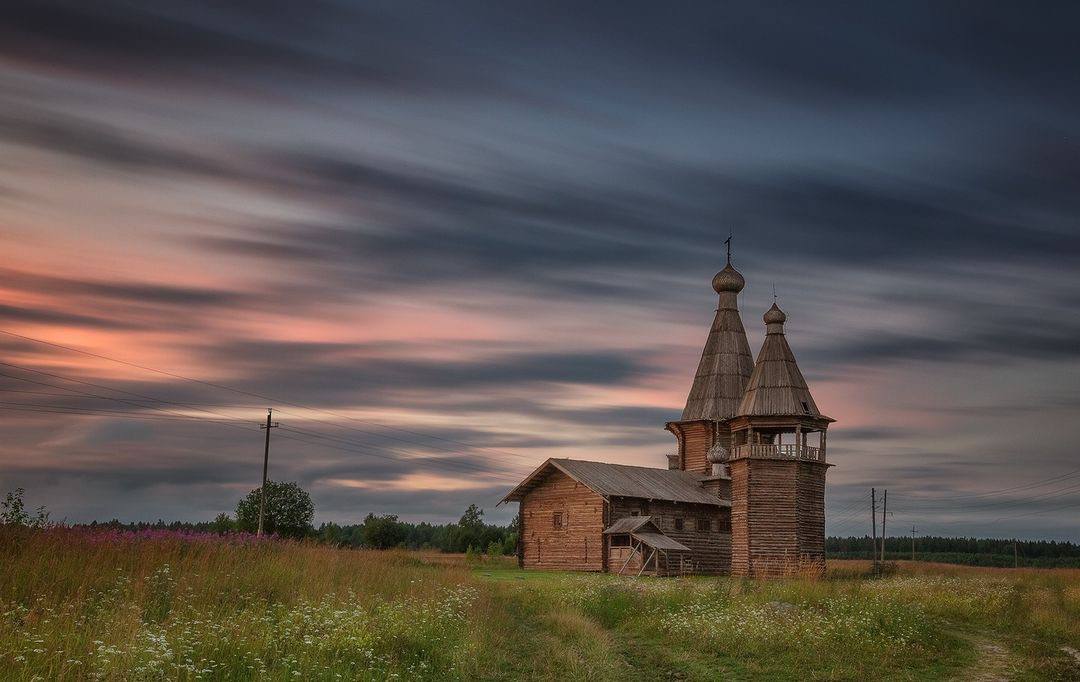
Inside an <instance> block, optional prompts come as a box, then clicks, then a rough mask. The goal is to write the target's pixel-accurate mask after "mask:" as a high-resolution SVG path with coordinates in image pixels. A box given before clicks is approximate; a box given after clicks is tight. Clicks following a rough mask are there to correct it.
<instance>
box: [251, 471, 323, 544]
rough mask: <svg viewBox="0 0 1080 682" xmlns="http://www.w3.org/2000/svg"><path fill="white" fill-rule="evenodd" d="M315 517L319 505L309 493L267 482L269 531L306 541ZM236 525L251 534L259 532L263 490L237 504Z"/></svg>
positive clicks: (266, 525) (289, 484)
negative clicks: (316, 505)
mask: <svg viewBox="0 0 1080 682" xmlns="http://www.w3.org/2000/svg"><path fill="white" fill-rule="evenodd" d="M314 518H315V506H314V505H313V504H312V503H311V495H309V494H308V493H307V491H306V490H304V489H303V488H301V487H300V486H299V485H297V484H296V483H292V482H279V481H267V482H266V518H265V520H264V522H263V530H264V531H265V532H267V533H273V534H276V535H281V536H284V537H291V538H302V537H304V536H305V535H307V534H308V533H309V532H311V530H312V527H311V521H312V520H313V519H314ZM236 525H237V526H238V527H239V528H240V529H241V530H246V531H249V532H252V531H255V530H256V529H258V527H259V488H255V489H254V490H252V491H251V492H250V493H248V494H247V495H246V496H244V499H242V500H240V502H239V503H238V504H237V505H236Z"/></svg>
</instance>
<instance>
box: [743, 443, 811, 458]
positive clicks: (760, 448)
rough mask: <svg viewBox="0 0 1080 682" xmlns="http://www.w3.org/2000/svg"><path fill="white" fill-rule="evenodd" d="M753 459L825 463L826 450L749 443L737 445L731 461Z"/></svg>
mask: <svg viewBox="0 0 1080 682" xmlns="http://www.w3.org/2000/svg"><path fill="white" fill-rule="evenodd" d="M746 457H751V458H755V459H806V460H810V461H813V462H824V461H825V449H824V448H816V447H813V446H810V445H795V444H794V443H786V444H773V443H748V444H745V445H736V446H735V447H734V448H733V451H732V453H731V457H730V459H742V458H746Z"/></svg>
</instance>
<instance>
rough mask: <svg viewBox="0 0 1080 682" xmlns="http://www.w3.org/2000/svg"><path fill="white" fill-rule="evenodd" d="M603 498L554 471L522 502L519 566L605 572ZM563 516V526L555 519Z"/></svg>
mask: <svg viewBox="0 0 1080 682" xmlns="http://www.w3.org/2000/svg"><path fill="white" fill-rule="evenodd" d="M604 504H605V503H604V498H602V497H601V496H600V495H597V494H596V493H594V492H593V491H592V490H590V489H589V488H587V487H586V486H584V485H582V484H581V483H578V482H577V481H575V480H574V479H572V478H570V477H569V476H567V475H566V474H564V473H562V472H561V471H553V472H551V473H550V474H549V475H548V476H546V477H545V478H544V480H543V481H542V482H540V483H539V484H538V485H536V486H535V487H534V488H533V489H532V490H531V491H530V492H529V494H528V495H526V496H525V497H524V498H522V500H521V519H522V526H523V530H522V533H523V535H522V561H521V563H522V566H523V567H524V568H551V569H562V570H574V571H602V570H604V542H603V532H604ZM556 513H561V514H563V517H562V518H563V525H562V527H556V524H555V523H554V516H555V514H556Z"/></svg>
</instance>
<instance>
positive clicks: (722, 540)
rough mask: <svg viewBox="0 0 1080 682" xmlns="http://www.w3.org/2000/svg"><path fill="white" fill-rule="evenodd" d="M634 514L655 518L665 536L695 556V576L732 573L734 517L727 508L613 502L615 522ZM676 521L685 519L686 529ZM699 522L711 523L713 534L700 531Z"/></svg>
mask: <svg viewBox="0 0 1080 682" xmlns="http://www.w3.org/2000/svg"><path fill="white" fill-rule="evenodd" d="M633 512H637V513H638V514H641V515H647V516H651V517H652V521H653V523H654V524H656V527H657V528H659V529H660V531H661V532H663V533H664V535H667V536H668V537H670V538H673V539H675V540H678V541H679V542H681V543H682V544H684V545H686V546H687V547H689V548H690V550H691V551H692V552H693V556H692V558H693V562H694V569H693V570H694V572H695V573H709V574H716V573H728V572H729V571H730V569H731V515H730V514H729V513H728V510H727V508H724V507H712V506H709V505H700V504H679V503H675V502H659V501H655V500H654V501H648V500H638V499H631V498H615V499H612V500H611V518H612V519H613V520H617V519H620V518H623V517H626V516H630V515H631V514H632V513H633ZM676 519H682V526H683V527H682V529H678V528H676ZM698 519H708V521H709V528H710V530H707V531H706V530H700V531H699V530H698V526H697V520H698ZM672 561H674V558H673V559H672ZM609 566H610V568H609V570H611V571H616V570H618V567H617V566H615V565H614V564H609Z"/></svg>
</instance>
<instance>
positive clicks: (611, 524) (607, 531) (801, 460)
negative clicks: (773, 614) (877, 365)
mask: <svg viewBox="0 0 1080 682" xmlns="http://www.w3.org/2000/svg"><path fill="white" fill-rule="evenodd" d="M745 284H746V282H745V280H744V279H743V276H742V275H741V274H739V272H738V271H737V270H735V268H734V267H732V265H731V256H730V254H729V255H728V263H727V266H726V267H725V268H724V269H723V270H721V271H720V272H719V273H717V274H716V276H715V277H713V281H712V286H713V289H714V290H715V291H716V293H717V294H718V295H719V296H720V301H719V305H718V307H717V310H716V317H715V318H714V319H713V323H712V328H711V329H710V330H709V337H708V339H707V340H706V341H705V349H704V351H703V352H702V354H701V362H700V363H699V364H698V369H697V374H696V375H695V376H694V383H693V386H692V387H691V389H690V395H689V396H688V397H687V399H686V408H685V409H684V410H683V413H682V419H680V420H678V421H673V422H668V424H667V425H666V428H667V430H668V431H670V432H671V433H673V434H674V435H675V440H676V442H677V449H676V451H675V452H674V453H673V454H670V455H668V462H667V469H660V468H652V467H640V466H628V465H623V464H606V463H601V462H590V461H583V460H577V459H549V460H547V461H546V462H544V463H543V464H542V465H540V467H539V468H537V469H536V471H534V472H532V473H531V474H530V475H529V476H528V477H526V478H525V480H524V481H522V482H521V483H520V484H519V485H518V486H517V487H516V488H514V489H513V490H511V491H510V492H509V493H508V494H507V495H506V497H505V498H503V502H518V503H520V516H521V534H520V544H519V546H518V562H519V564H520V565H521V566H522V567H524V568H548V569H563V570H582V571H606V572H612V573H622V574H631V575H642V574H647V575H683V574H690V573H712V574H733V575H738V576H762V577H773V576H782V575H788V574H792V573H820V572H823V571H824V569H825V472H826V470H827V469H828V467H829V466H831V465H829V464H827V463H826V461H825V433H826V430H827V429H828V427H829V424H830V423H832V422H833V421H834V420H833V419H830V418H829V417H826V416H824V415H823V414H821V412H820V411H819V410H818V407H817V404H816V403H815V402H814V398H813V397H812V396H811V395H810V391H809V389H808V388H807V386H806V381H805V380H804V379H803V375H802V372H800V371H799V367H798V365H797V364H796V362H795V355H794V354H793V353H792V351H791V347H790V346H789V345H788V342H787V338H786V337H785V335H784V322H785V320H786V319H787V316H786V315H785V314H784V313H783V311H781V310H780V308H779V307H778V306H777V305H776V303H775V302H774V303H773V306H772V307H771V308H770V309H769V310H768V312H766V313H765V317H764V320H765V341H764V343H763V344H762V347H761V351H760V352H759V353H758V356H757V361H756V362H754V361H753V360H752V358H751V356H750V344H749V343H748V342H747V340H746V331H745V329H744V328H743V323H742V319H741V318H740V316H739V305H738V296H739V292H740V291H742V289H743V287H744V286H745Z"/></svg>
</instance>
